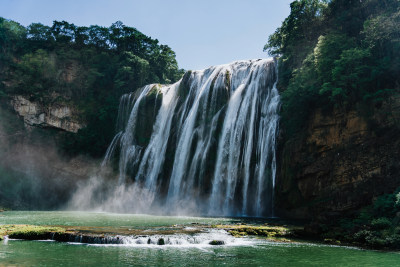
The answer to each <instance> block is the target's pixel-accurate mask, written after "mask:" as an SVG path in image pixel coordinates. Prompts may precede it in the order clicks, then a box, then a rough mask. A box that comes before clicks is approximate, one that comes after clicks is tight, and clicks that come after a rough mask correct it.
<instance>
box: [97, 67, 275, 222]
mask: <svg viewBox="0 0 400 267" xmlns="http://www.w3.org/2000/svg"><path fill="white" fill-rule="evenodd" d="M276 82H277V68H276V62H275V61H274V60H272V59H263V60H250V61H238V62H234V63H232V64H228V65H221V66H215V67H211V68H209V69H205V70H201V71H189V72H187V73H186V74H185V75H184V77H183V78H182V79H181V80H180V81H179V82H177V83H175V84H173V85H166V86H162V85H154V84H153V85H147V86H145V87H144V88H142V89H141V90H139V91H138V92H135V93H132V94H128V95H124V96H123V97H122V98H121V103H120V108H119V114H118V125H117V130H118V133H117V135H116V136H115V138H114V140H113V141H112V143H111V145H110V147H109V148H108V150H107V153H106V156H105V159H104V161H103V166H107V165H112V162H115V161H116V160H115V159H118V162H119V163H118V164H119V184H120V186H121V185H124V184H132V185H134V186H135V194H138V195H140V196H138V197H139V198H147V199H146V201H147V203H148V204H147V205H145V208H144V210H135V211H136V212H138V211H139V212H151V210H152V209H153V210H154V209H156V208H157V209H159V210H162V211H163V212H164V213H172V214H177V213H178V214H179V213H188V212H189V213H198V214H206V215H218V216H222V215H223V216H269V215H272V200H273V188H274V184H275V173H276V170H275V169H276V163H275V161H276V159H275V145H276V133H277V127H278V118H279V116H278V109H279V94H278V91H277V89H276ZM113 159H114V160H113ZM114 194H122V192H121V191H118V190H116V191H115V192H114ZM132 194H133V193H132ZM130 205H133V206H134V205H135V203H130Z"/></svg>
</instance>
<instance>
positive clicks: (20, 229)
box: [0, 224, 65, 240]
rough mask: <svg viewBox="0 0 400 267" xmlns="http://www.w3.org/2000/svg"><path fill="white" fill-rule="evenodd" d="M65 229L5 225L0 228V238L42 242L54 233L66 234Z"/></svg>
mask: <svg viewBox="0 0 400 267" xmlns="http://www.w3.org/2000/svg"><path fill="white" fill-rule="evenodd" d="M64 232H65V229H64V228H61V227H54V226H36V225H26V224H22V225H16V224H5V225H1V226H0V236H1V237H3V236H5V235H8V236H9V237H10V238H16V239H26V240H40V239H49V238H51V236H52V234H54V233H64Z"/></svg>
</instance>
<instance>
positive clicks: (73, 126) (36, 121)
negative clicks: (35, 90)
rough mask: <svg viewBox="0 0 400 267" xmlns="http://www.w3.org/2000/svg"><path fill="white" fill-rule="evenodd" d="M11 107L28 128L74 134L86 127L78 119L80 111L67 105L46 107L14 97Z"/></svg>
mask: <svg viewBox="0 0 400 267" xmlns="http://www.w3.org/2000/svg"><path fill="white" fill-rule="evenodd" d="M11 105H12V106H13V108H14V110H15V111H16V112H17V113H18V114H19V115H20V116H22V117H23V118H24V122H25V124H26V125H28V126H40V127H52V128H57V129H61V130H64V131H68V132H73V133H76V132H78V130H79V129H81V128H82V127H84V125H82V123H80V122H79V121H78V120H77V119H76V117H77V116H78V111H77V110H75V109H74V108H73V107H70V106H67V105H62V104H48V105H44V104H42V103H39V102H34V101H30V100H29V99H28V98H26V97H24V96H21V95H17V96H14V97H13V98H12V100H11Z"/></svg>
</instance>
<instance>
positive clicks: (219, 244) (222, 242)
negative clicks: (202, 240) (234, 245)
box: [208, 240, 225, 246]
mask: <svg viewBox="0 0 400 267" xmlns="http://www.w3.org/2000/svg"><path fill="white" fill-rule="evenodd" d="M208 244H210V245H213V246H222V245H225V242H224V241H223V240H213V241H210V243H208Z"/></svg>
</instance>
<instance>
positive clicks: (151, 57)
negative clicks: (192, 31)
mask: <svg viewBox="0 0 400 267" xmlns="http://www.w3.org/2000/svg"><path fill="white" fill-rule="evenodd" d="M182 75H183V70H180V69H179V68H178V64H177V61H176V59H175V52H174V51H172V49H171V48H170V47H168V46H167V45H162V44H160V43H159V41H158V40H157V39H152V38H150V37H148V36H146V35H145V34H143V33H141V32H140V31H138V30H137V29H135V28H133V27H128V26H126V25H124V24H123V23H122V22H120V21H118V22H115V23H113V24H112V25H111V26H110V27H102V26H97V25H92V26H90V27H83V26H76V25H74V24H71V23H68V22H66V21H54V22H53V25H52V26H46V25H43V24H41V23H32V24H31V25H29V26H28V27H24V26H22V25H20V24H19V23H18V22H15V21H12V20H8V19H5V18H0V98H3V99H7V97H9V96H12V95H24V96H26V97H27V98H28V99H30V100H32V101H36V102H40V103H43V104H45V105H46V104H48V103H49V102H57V103H65V104H68V105H71V106H74V107H76V108H77V109H78V110H79V111H81V116H82V118H81V120H82V121H84V122H86V127H85V128H83V129H81V130H80V131H79V132H78V133H77V134H73V133H68V134H65V135H64V138H63V140H62V141H61V144H62V150H63V151H64V152H65V153H67V154H69V155H74V154H78V153H81V154H82V153H84V154H90V155H91V156H94V157H102V156H103V154H104V152H105V150H106V149H107V146H108V144H109V142H110V141H111V139H112V137H113V135H114V125H115V121H116V114H117V111H118V102H119V98H120V97H121V95H122V94H124V93H127V92H132V91H134V90H136V89H137V88H140V87H142V86H144V85H146V84H150V83H173V82H175V81H177V80H179V79H180V78H181V76H182Z"/></svg>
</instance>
